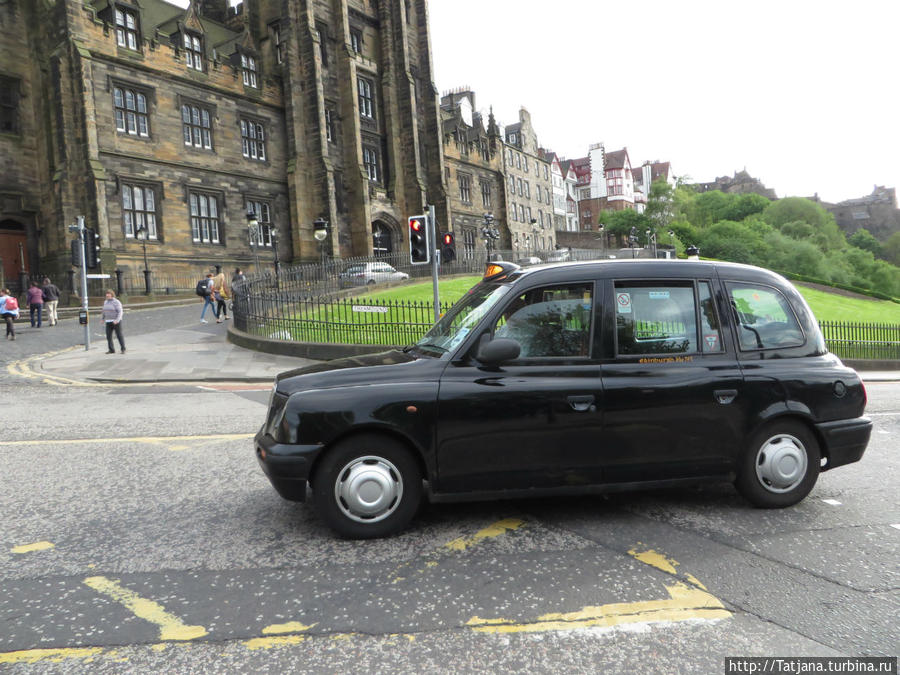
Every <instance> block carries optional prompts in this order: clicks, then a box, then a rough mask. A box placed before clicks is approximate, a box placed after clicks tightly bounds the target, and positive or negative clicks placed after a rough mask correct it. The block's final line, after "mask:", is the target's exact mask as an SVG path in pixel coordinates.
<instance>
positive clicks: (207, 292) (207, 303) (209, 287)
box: [198, 272, 216, 323]
mask: <svg viewBox="0 0 900 675" xmlns="http://www.w3.org/2000/svg"><path fill="white" fill-rule="evenodd" d="M198 293H199V289H198ZM209 307H212V310H213V314H215V313H216V308H215V306H214V305H213V273H212V272H207V273H206V286H205V287H204V293H203V310H202V311H201V312H200V323H208V322H207V320H206V319H205V318H204V317H205V316H206V310H207V308H209Z"/></svg>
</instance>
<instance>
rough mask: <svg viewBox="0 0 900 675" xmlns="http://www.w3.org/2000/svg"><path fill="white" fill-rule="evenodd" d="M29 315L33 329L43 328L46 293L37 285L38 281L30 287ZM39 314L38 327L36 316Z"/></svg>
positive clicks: (28, 294)
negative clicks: (35, 321)
mask: <svg viewBox="0 0 900 675" xmlns="http://www.w3.org/2000/svg"><path fill="white" fill-rule="evenodd" d="M27 296H28V298H27V299H28V313H29V316H30V317H31V327H32V328H40V327H41V317H42V316H43V314H44V291H42V290H41V287H40V286H38V285H37V282H36V281H32V282H31V284H30V285H29V286H28V293H27ZM35 314H37V326H35V324H34V315H35Z"/></svg>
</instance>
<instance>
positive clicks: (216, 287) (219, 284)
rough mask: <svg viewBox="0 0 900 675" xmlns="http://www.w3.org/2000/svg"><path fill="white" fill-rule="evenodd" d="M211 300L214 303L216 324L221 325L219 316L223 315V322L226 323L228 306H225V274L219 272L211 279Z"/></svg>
mask: <svg viewBox="0 0 900 675" xmlns="http://www.w3.org/2000/svg"><path fill="white" fill-rule="evenodd" d="M213 298H215V301H216V323H222V321H223V319H221V318H220V315H224V317H225V318H224V320H225V321H228V306H227V305H226V304H225V301H226V300H227V299H228V286H227V285H226V284H225V272H219V273H218V274H217V275H216V276H214V277H213Z"/></svg>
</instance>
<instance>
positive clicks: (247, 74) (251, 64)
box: [241, 54, 259, 87]
mask: <svg viewBox="0 0 900 675" xmlns="http://www.w3.org/2000/svg"><path fill="white" fill-rule="evenodd" d="M257 73H258V71H257V69H256V59H255V58H253V57H252V56H247V55H246V54H241V74H242V75H243V78H244V85H245V86H247V87H258V86H259V84H258V83H257Z"/></svg>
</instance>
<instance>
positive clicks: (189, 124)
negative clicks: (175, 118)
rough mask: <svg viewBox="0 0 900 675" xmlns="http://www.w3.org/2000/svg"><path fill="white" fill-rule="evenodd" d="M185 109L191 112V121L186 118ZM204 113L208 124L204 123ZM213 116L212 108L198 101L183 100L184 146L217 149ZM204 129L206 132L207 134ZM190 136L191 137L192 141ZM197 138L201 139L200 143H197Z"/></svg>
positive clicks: (196, 148)
mask: <svg viewBox="0 0 900 675" xmlns="http://www.w3.org/2000/svg"><path fill="white" fill-rule="evenodd" d="M185 110H187V111H188V112H189V117H190V120H189V121H185V119H184V117H185ZM195 111H196V113H197V115H196V117H195V115H194V112H195ZM204 115H205V117H206V120H205V121H206V124H204ZM213 116H214V114H213V111H212V109H211V108H208V107H206V106H205V105H203V104H201V103H199V102H197V101H188V100H182V101H181V140H182V142H183V143H184V147H186V148H192V149H194V150H209V151H215V146H214V144H213V129H212V120H213ZM204 131H205V132H206V134H205V135H204ZM188 138H190V142H189V141H188ZM197 138H199V139H200V142H199V144H198V143H197Z"/></svg>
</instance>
